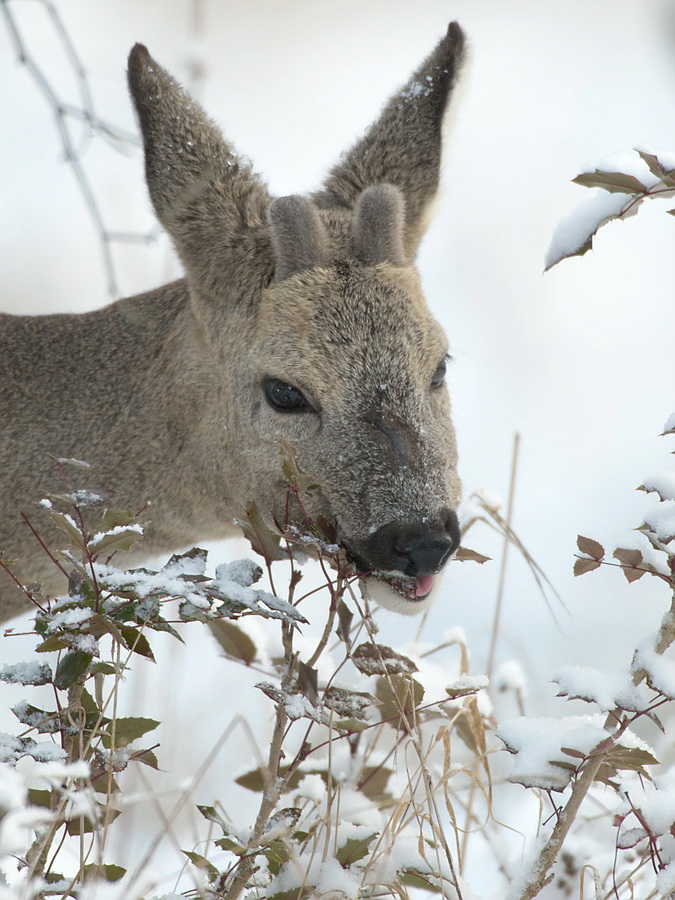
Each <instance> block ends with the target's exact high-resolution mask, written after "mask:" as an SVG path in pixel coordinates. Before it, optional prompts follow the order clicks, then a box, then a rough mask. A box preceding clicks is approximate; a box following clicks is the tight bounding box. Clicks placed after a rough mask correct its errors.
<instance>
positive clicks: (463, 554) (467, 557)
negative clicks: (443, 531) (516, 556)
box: [453, 547, 492, 565]
mask: <svg viewBox="0 0 675 900" xmlns="http://www.w3.org/2000/svg"><path fill="white" fill-rule="evenodd" d="M453 558H454V559H456V560H459V562H476V563H480V564H481V565H482V564H483V563H486V562H490V561H491V559H492V557H490V556H483V554H482V553H478V552H477V551H476V550H471V549H470V548H469V547H460V548H459V549H458V550H457V552H456V553H455V555H454V557H453Z"/></svg>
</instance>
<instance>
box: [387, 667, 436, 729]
mask: <svg viewBox="0 0 675 900" xmlns="http://www.w3.org/2000/svg"><path fill="white" fill-rule="evenodd" d="M375 694H376V696H377V699H378V700H379V701H380V716H381V717H382V719H383V721H391V722H392V724H393V725H394V726H396V725H397V719H400V718H401V717H402V716H405V718H406V720H407V721H408V723H409V724H411V725H412V724H413V723H414V721H415V710H416V708H417V707H418V706H419V705H420V703H421V702H422V700H423V699H424V688H423V687H422V685H421V684H420V683H419V682H418V681H415V679H414V678H412V677H411V676H410V675H390V676H389V677H388V678H384V677H381V678H378V679H377V687H376V690H375Z"/></svg>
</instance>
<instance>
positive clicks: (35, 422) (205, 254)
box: [0, 23, 464, 619]
mask: <svg viewBox="0 0 675 900" xmlns="http://www.w3.org/2000/svg"><path fill="white" fill-rule="evenodd" d="M463 44H464V39H463V33H462V31H461V29H460V28H459V26H458V25H457V24H456V23H452V24H451V25H450V26H449V28H448V32H447V35H446V36H445V37H444V38H443V39H442V40H441V41H440V42H439V43H438V45H437V46H436V48H435V50H434V51H433V52H432V53H431V55H430V56H429V57H428V58H427V59H426V60H425V62H423V63H422V65H421V66H420V67H419V68H418V69H417V71H416V72H415V73H414V74H413V75H412V76H411V78H410V79H409V80H408V82H407V83H406V84H405V85H404V87H403V88H401V90H399V91H398V92H397V93H396V94H395V95H394V96H393V97H392V98H391V100H390V101H389V103H388V104H387V106H386V107H385V108H384V110H383V112H382V113H381V115H380V116H379V118H378V119H377V120H376V121H375V123H374V124H373V125H372V126H371V127H370V128H369V130H368V131H367V132H366V133H365V135H364V136H363V137H362V138H361V139H360V140H359V141H357V143H356V144H355V146H354V147H353V148H352V149H351V150H350V151H349V152H348V153H347V154H346V155H344V156H343V157H342V159H341V161H340V162H339V163H338V164H337V165H336V166H335V167H334V168H333V169H332V171H331V172H330V173H329V175H328V177H327V179H326V181H325V184H324V186H323V188H322V189H321V190H320V191H318V192H316V193H314V194H313V195H312V196H311V197H309V198H306V197H300V196H292V197H281V198H278V199H272V198H271V197H270V195H269V193H268V191H267V189H266V187H265V186H264V185H263V184H262V182H261V181H260V180H259V178H258V177H257V176H256V175H255V173H254V172H253V171H252V170H251V168H250V166H249V165H248V164H247V163H246V162H244V161H243V160H242V159H240V158H238V157H237V156H236V155H235V153H234V151H233V150H232V149H231V147H230V145H229V143H228V142H227V141H226V140H225V139H224V138H223V136H222V135H221V133H220V132H219V130H218V129H217V127H216V126H215V125H214V124H213V123H212V122H211V121H210V120H209V119H208V118H207V117H206V115H205V113H204V112H203V110H202V109H201V108H200V107H199V106H198V105H197V104H196V103H195V102H193V101H192V100H191V99H190V98H189V97H188V96H187V95H186V94H185V93H184V91H183V90H182V88H181V87H180V85H179V84H177V82H176V81H175V80H174V79H173V78H172V77H171V76H170V75H169V74H168V73H167V72H166V71H165V70H164V69H162V68H161V67H160V66H159V65H158V64H157V63H156V62H155V61H154V60H153V58H152V57H151V56H150V54H149V53H148V51H147V49H146V48H145V47H144V46H142V45H140V44H137V45H136V46H135V47H134V48H133V50H132V51H131V55H130V57H129V85H130V90H131V95H132V98H133V101H134V103H135V106H136V110H137V112H138V119H139V122H140V128H141V132H142V136H143V143H144V148H145V166H146V175H147V183H148V188H149V193H150V198H151V200H152V203H153V206H154V208H155V211H156V214H157V217H158V219H159V221H160V222H161V223H162V225H163V226H164V228H165V229H166V231H167V232H168V233H169V235H170V236H171V238H172V240H173V243H174V244H175V247H176V250H177V251H178V254H179V256H180V259H181V260H182V263H183V266H184V268H185V278H183V279H181V280H179V281H175V282H173V283H172V284H168V285H166V286H164V287H161V288H159V289H157V290H154V291H150V292H149V293H145V294H141V295H139V296H136V297H131V298H128V299H125V300H119V301H117V302H115V303H111V304H110V305H109V306H107V307H105V308H104V309H100V310H98V311H95V312H90V313H86V314H81V315H74V314H73V315H70V314H69V315H45V316H35V317H32V316H12V315H3V316H0V459H1V460H2V469H1V471H0V491H1V493H0V549H1V550H3V551H4V552H5V554H6V556H8V557H9V558H16V559H17V560H18V564H17V570H16V571H17V574H18V575H19V577H21V578H25V579H30V580H34V579H36V578H37V579H39V578H41V577H42V578H44V579H45V583H46V585H47V586H48V588H49V589H50V590H59V589H62V588H64V587H65V581H63V582H62V583H57V582H55V581H54V578H53V576H52V577H51V579H50V576H51V575H52V568H53V567H52V564H51V563H50V561H49V560H48V558H47V557H46V555H45V554H44V552H43V550H42V548H41V547H40V546H39V545H38V543H37V541H36V540H35V537H34V535H33V534H32V533H31V532H30V530H29V528H28V527H27V525H26V523H25V522H24V521H22V518H21V515H20V513H21V511H22V510H25V511H27V512H28V513H29V517H30V518H31V520H32V521H33V522H34V524H35V526H36V528H37V530H38V531H39V532H40V533H41V534H42V535H43V536H44V537H47V536H48V535H49V533H50V532H51V531H52V530H53V529H52V528H47V527H44V528H43V527H42V524H44V523H41V521H40V516H44V515H45V513H44V511H43V510H40V509H39V508H38V507H35V506H33V504H34V502H35V501H36V500H39V499H40V498H41V497H44V496H45V494H46V492H49V491H58V490H60V489H62V485H61V484H60V483H59V476H58V472H57V470H56V467H55V464H54V456H57V457H77V458H80V459H84V460H87V461H88V462H89V463H91V464H92V465H93V466H94V467H95V469H94V471H95V475H96V479H97V481H98V482H99V483H101V484H102V485H105V486H107V487H109V488H111V489H112V490H114V492H115V497H114V504H115V506H128V507H129V508H134V507H135V508H138V506H140V505H141V504H142V503H143V502H145V501H148V502H149V503H150V504H151V505H150V507H149V509H148V511H147V520H148V521H147V525H146V527H145V537H144V541H143V544H142V546H143V548H144V553H145V555H149V554H154V553H156V552H168V551H175V550H178V549H181V548H185V547H187V546H191V545H193V544H194V543H196V542H199V541H201V540H208V539H214V538H221V537H226V536H228V535H231V534H233V533H236V531H237V528H236V525H235V523H234V521H233V519H234V517H235V516H237V515H241V513H242V511H243V509H244V507H245V505H246V504H247V503H249V502H250V501H255V502H256V504H257V505H258V507H259V508H260V509H261V510H262V511H263V512H264V514H266V515H269V516H275V517H276V518H277V519H278V520H280V521H283V519H284V503H285V497H286V484H285V480H284V477H283V474H282V458H281V456H280V453H279V445H278V436H279V435H283V436H284V437H285V438H286V439H287V440H288V441H289V442H290V443H291V444H292V445H293V446H294V447H295V448H296V451H297V458H298V462H299V464H300V466H301V467H302V469H303V470H304V471H305V472H306V473H307V474H308V475H310V476H311V477H312V478H313V479H315V480H316V482H317V483H318V484H319V485H320V491H318V492H317V493H316V494H314V495H313V499H311V500H310V501H309V502H310V508H309V512H310V513H311V514H314V515H322V516H325V517H328V518H330V519H331V520H332V521H333V522H334V523H335V527H336V530H337V531H336V533H337V535H338V538H339V540H340V542H341V543H342V544H343V546H344V547H345V549H346V550H347V552H348V554H349V555H350V556H351V558H352V560H353V561H354V564H355V566H356V567H357V570H358V571H359V572H361V573H364V575H366V573H373V574H372V575H367V576H366V577H367V583H368V584H369V585H371V586H372V587H373V592H372V595H373V596H374V597H375V599H377V601H378V602H380V603H382V604H383V605H386V606H390V607H391V608H396V609H398V610H399V611H402V612H404V613H408V612H418V611H420V610H421V609H422V608H424V607H425V606H426V605H428V603H429V597H430V595H431V589H432V586H433V583H434V576H435V575H436V574H437V573H438V572H439V571H440V570H441V568H442V567H443V565H444V564H445V562H446V561H447V560H448V558H449V557H450V556H451V554H452V553H453V552H454V551H455V550H456V548H457V546H458V542H459V527H458V523H457V516H456V513H455V510H456V507H457V504H458V502H459V497H460V482H459V478H458V476H457V468H456V467H457V450H456V443H455V435H454V430H453V427H452V424H451V421H450V405H449V398H448V392H447V389H446V387H445V385H444V374H445V365H446V363H445V359H446V354H447V343H446V338H445V336H444V334H443V332H442V330H441V328H440V326H439V325H438V323H437V322H436V321H435V320H434V318H433V317H432V315H431V313H430V312H429V310H428V308H427V306H426V303H425V300H424V297H423V295H422V291H421V288H420V281H419V277H418V274H417V271H416V269H415V268H414V266H413V262H414V258H415V254H416V250H417V246H418V244H419V241H420V239H421V237H422V234H423V230H424V227H425V214H426V213H427V211H428V207H429V205H430V203H431V201H432V200H433V198H434V195H435V194H436V191H437V187H438V180H439V167H440V160H441V127H442V121H443V116H444V112H445V108H446V105H447V101H448V98H449V96H450V93H451V90H452V88H453V85H454V83H455V81H456V76H457V73H458V70H459V68H460V64H461V61H462V55H463ZM296 524H297V525H299V526H302V524H303V523H302V522H301V521H299V522H297V523H296ZM57 575H58V573H57ZM26 606H27V601H26V599H25V597H24V596H23V594H22V593H21V592H20V591H19V590H18V589H17V588H16V587H15V586H14V585H13V583H12V581H11V580H10V579H9V578H8V577H6V576H5V575H4V573H0V618H5V619H6V618H8V617H9V616H11V615H14V614H16V613H19V612H21V611H22V610H23V609H24V608H26Z"/></svg>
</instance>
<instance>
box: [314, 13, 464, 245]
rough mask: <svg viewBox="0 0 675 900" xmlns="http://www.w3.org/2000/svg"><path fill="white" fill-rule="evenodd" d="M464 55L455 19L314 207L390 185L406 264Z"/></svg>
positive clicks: (338, 204) (432, 186) (339, 203)
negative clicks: (401, 202) (399, 211)
mask: <svg viewBox="0 0 675 900" xmlns="http://www.w3.org/2000/svg"><path fill="white" fill-rule="evenodd" d="M463 57H464V34H463V32H462V30H461V28H460V27H459V25H458V24H457V23H456V22H452V23H451V24H450V26H449V27H448V33H447V34H446V36H445V37H444V38H443V39H442V40H441V41H440V42H439V44H438V45H437V47H436V49H435V50H434V51H433V53H431V55H430V56H429V57H428V58H427V59H426V60H425V61H424V62H423V63H422V65H421V66H420V67H419V68H418V69H417V71H416V72H414V73H413V75H412V76H411V77H410V79H409V80H408V81H407V83H406V84H405V85H404V86H403V87H402V88H401V89H400V90H399V91H398V92H397V93H396V94H394V96H393V97H392V98H391V100H390V101H389V103H388V104H387V105H386V106H385V108H384V110H383V111H382V113H381V115H380V117H379V119H377V120H376V121H375V123H374V124H373V125H371V127H370V128H369V129H368V131H366V133H365V135H364V136H363V137H362V138H361V140H359V141H357V143H356V144H355V145H354V146H353V147H352V149H351V150H350V151H349V152H348V153H347V154H346V155H345V156H344V157H343V158H342V160H341V161H340V162H339V163H338V164H337V165H336V166H335V168H334V169H332V170H331V172H330V174H329V176H328V178H327V179H326V182H325V188H324V190H323V191H321V192H319V193H317V194H316V195H315V196H314V200H315V202H316V204H317V205H318V206H320V207H323V208H326V209H331V208H333V209H334V208H346V209H353V208H354V206H355V204H356V202H357V199H358V197H359V196H360V195H361V194H362V193H363V192H364V191H365V190H366V188H369V187H371V186H373V185H376V184H383V183H387V184H393V185H394V186H395V187H397V188H398V189H399V190H400V191H401V193H402V195H403V198H404V199H405V208H406V221H405V230H404V247H405V253H406V256H407V258H408V260H409V261H410V262H412V260H413V259H414V257H415V253H416V252H417V246H418V244H419V242H420V239H421V237H422V234H423V232H424V225H425V221H424V220H425V212H426V211H427V209H428V207H429V204H430V203H431V201H432V200H433V198H434V196H435V194H436V191H437V188H438V180H439V171H440V162H441V130H442V124H443V116H444V114H445V109H446V106H447V103H448V99H449V97H450V95H451V93H452V89H453V87H454V85H455V83H456V80H457V76H458V73H459V70H460V67H461V64H462V60H463Z"/></svg>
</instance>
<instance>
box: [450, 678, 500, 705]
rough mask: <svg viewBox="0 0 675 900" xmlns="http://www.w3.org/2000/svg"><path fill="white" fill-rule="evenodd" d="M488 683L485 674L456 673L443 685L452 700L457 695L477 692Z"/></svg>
mask: <svg viewBox="0 0 675 900" xmlns="http://www.w3.org/2000/svg"><path fill="white" fill-rule="evenodd" d="M489 683H490V682H489V679H488V677H487V675H458V676H457V678H455V679H454V680H453V681H452V682H451V683H450V684H448V685H446V686H445V691H446V693H447V694H448V695H449V696H450V697H451V698H452V699H453V700H456V699H457V698H459V697H466V696H467V695H468V694H477V693H478V691H480V690H482V689H483V688H486V687H487V686H488V684H489Z"/></svg>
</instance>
